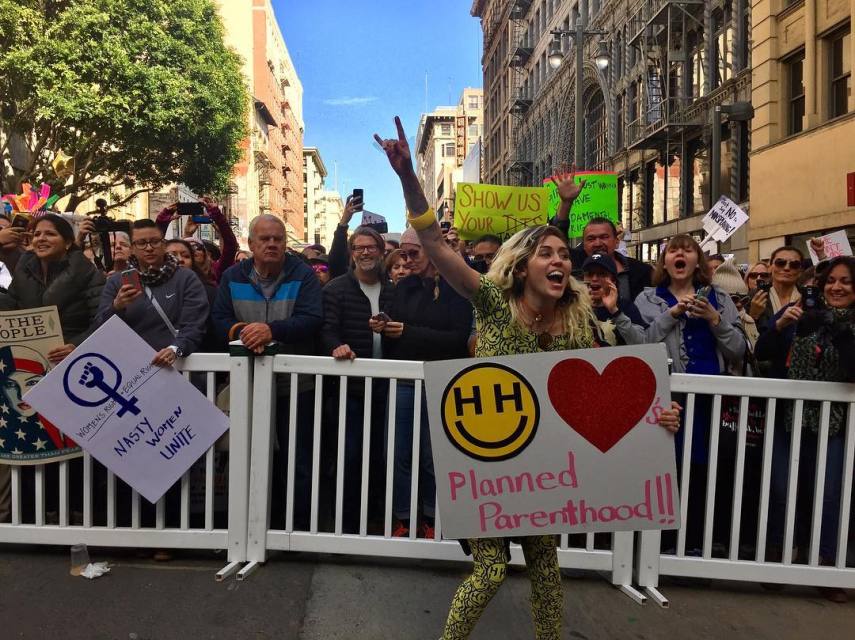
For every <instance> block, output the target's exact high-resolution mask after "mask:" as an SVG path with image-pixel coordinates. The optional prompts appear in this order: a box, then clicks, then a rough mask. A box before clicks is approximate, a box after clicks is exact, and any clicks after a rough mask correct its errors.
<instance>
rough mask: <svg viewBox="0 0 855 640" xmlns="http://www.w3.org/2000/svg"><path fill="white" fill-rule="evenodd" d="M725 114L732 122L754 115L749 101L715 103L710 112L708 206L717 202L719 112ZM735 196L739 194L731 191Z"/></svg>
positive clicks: (719, 174) (745, 120)
mask: <svg viewBox="0 0 855 640" xmlns="http://www.w3.org/2000/svg"><path fill="white" fill-rule="evenodd" d="M722 113H725V114H727V116H728V118H729V119H730V120H731V121H732V122H747V121H749V120H751V119H752V118H753V117H754V107H753V106H752V105H751V103H750V102H734V103H733V104H719V105H716V106H715V108H714V109H713V113H712V121H713V123H712V144H711V146H712V149H710V164H711V165H712V166H711V167H710V168H711V169H712V171H711V172H710V173H711V174H712V184H711V185H710V206H711V207H712V206H714V205H715V203H716V202H718V198H719V195H720V193H719V191H720V189H721V114H722ZM730 195H731V196H734V197H736V198H738V197H739V194H738V193H736V194H734V193H731V194H730Z"/></svg>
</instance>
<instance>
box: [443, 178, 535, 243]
mask: <svg viewBox="0 0 855 640" xmlns="http://www.w3.org/2000/svg"><path fill="white" fill-rule="evenodd" d="M547 207H548V193H547V190H546V189H545V188H544V187H503V186H500V185H495V184H471V183H466V182H461V183H459V184H458V185H457V194H456V196H455V199H454V226H455V227H457V230H458V232H459V234H460V237H461V238H463V239H464V240H477V239H478V238H480V237H481V236H483V235H486V234H492V235H496V236H499V237H500V238H502V239H503V240H504V239H506V238H508V237H510V236H512V235H513V234H515V233H516V232H517V231H521V230H522V229H524V228H526V227H534V226H538V225H543V224H546V222H547V215H546V212H547Z"/></svg>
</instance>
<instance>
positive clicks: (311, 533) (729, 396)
mask: <svg viewBox="0 0 855 640" xmlns="http://www.w3.org/2000/svg"><path fill="white" fill-rule="evenodd" d="M178 366H179V368H180V369H181V370H182V371H183V372H184V373H185V375H187V376H188V377H190V376H191V375H192V376H193V378H192V380H193V381H194V383H196V384H197V385H200V383H201V381H200V377H203V378H204V384H202V385H201V386H202V388H203V389H204V392H205V393H206V395H207V397H208V398H209V399H210V400H212V401H214V399H215V398H216V396H217V393H218V391H220V390H221V388H222V386H223V385H224V383H225V382H226V376H227V381H228V384H229V397H230V404H229V417H230V430H229V432H228V434H227V436H225V437H224V440H225V442H227V452H225V453H224V452H223V451H221V449H223V446H222V445H223V444H224V443H219V444H218V445H215V446H214V447H212V448H211V449H210V450H209V451H208V452H207V453H206V454H205V456H204V457H203V459H202V460H201V461H200V462H199V463H197V465H194V468H193V469H191V471H189V472H188V473H186V474H185V475H184V476H183V477H182V478H181V480H180V481H179V482H178V483H176V485H175V487H173V488H172V489H171V490H170V492H168V494H167V496H165V497H164V498H163V499H161V500H160V501H159V502H158V503H157V505H155V507H154V514H153V517H152V519H151V520H149V519H147V518H146V517H145V516H146V515H147V513H146V511H147V505H145V504H141V500H140V497H139V495H138V494H136V492H132V491H130V490H127V491H124V492H123V491H122V490H121V489H120V487H122V486H123V483H121V481H117V479H116V478H115V477H114V476H113V475H112V474H111V473H109V472H105V470H104V469H103V467H101V466H100V465H99V464H98V463H97V462H95V461H93V460H92V458H91V457H90V456H89V455H88V454H85V455H84V456H83V458H82V462H81V463H79V464H81V465H82V486H81V487H74V486H72V485H74V482H73V480H72V472H71V465H72V464H78V463H77V462H76V461H63V462H59V463H57V467H58V481H57V485H56V486H54V487H53V488H52V489H50V490H51V491H54V492H55V493H58V496H59V506H58V514H57V516H56V520H55V521H52V519H51V518H49V517H48V512H47V511H48V510H47V508H46V490H48V488H49V487H48V485H49V484H50V483H49V482H48V480H47V479H46V476H47V474H46V470H45V469H46V466H47V465H37V466H36V467H35V470H34V471H33V472H32V475H33V480H32V481H31V482H29V481H28V483H29V484H28V486H29V487H30V489H31V490H30V491H29V492H28V494H27V495H26V496H24V495H22V489H23V485H24V484H25V482H24V475H25V474H29V473H31V472H30V471H25V470H24V468H22V467H11V470H12V471H11V473H12V521H11V523H4V524H0V543H3V542H5V543H28V544H62V545H71V544H75V543H79V542H83V543H86V544H91V545H97V546H117V547H146V548H192V549H227V550H228V560H229V564H228V565H227V566H226V567H225V568H224V569H223V570H222V571H221V572H220V573H219V574H218V579H222V578H223V577H225V576H227V575H230V574H232V573H234V572H238V579H243V578H244V577H246V576H247V575H249V573H250V572H251V571H253V570H254V569H255V568H256V567H257V566H258V565H259V563H263V562H264V561H265V560H266V559H267V555H268V552H269V551H274V550H281V551H307V552H324V553H343V554H355V555H366V556H384V557H399V558H413V559H434V560H464V559H465V556H464V554H463V552H462V550H461V548H460V546H459V545H458V544H457V543H456V542H454V541H449V540H443V539H442V522H441V518H440V514H439V512H438V511H437V512H436V514H435V521H434V532H435V539H427V538H424V537H421V536H422V535H423V533H424V531H423V530H420V527H419V526H417V522H418V520H417V518H412V519H411V525H412V526H410V527H409V531H408V532H407V533H406V534H405V535H403V536H400V537H398V536H395V535H393V533H394V530H393V527H394V524H395V513H394V509H393V504H394V503H395V498H396V494H395V490H396V481H395V478H396V456H395V454H394V452H395V440H396V437H398V438H400V437H401V434H402V433H405V432H406V429H405V430H402V429H401V428H400V427H399V428H396V427H395V424H396V420H397V421H398V422H402V421H403V423H406V425H407V429H410V428H411V430H412V440H411V442H412V446H410V445H409V442H407V443H406V450H407V452H408V453H409V462H410V469H411V473H410V476H409V480H408V481H406V483H405V482H404V481H403V480H399V481H398V483H397V485H398V487H397V490H398V491H402V490H403V491H404V492H405V493H406V489H407V488H408V489H409V499H408V500H406V499H404V500H403V501H402V500H400V499H399V500H398V507H399V508H400V506H401V504H407V503H408V506H409V509H408V510H409V513H411V514H416V513H418V512H419V507H420V505H421V506H422V507H423V508H424V509H425V510H426V511H429V510H430V508H429V503H430V500H429V499H426V497H425V495H424V494H426V493H427V492H426V491H424V490H423V489H422V488H421V487H420V484H421V483H420V475H421V471H422V465H423V464H424V459H423V458H422V457H421V454H422V453H423V452H422V451H421V449H422V443H423V442H425V441H424V440H423V439H422V438H421V437H420V436H421V434H422V432H423V430H424V429H427V425H426V424H424V423H423V419H422V412H421V405H420V402H419V401H418V398H420V396H421V394H422V393H423V385H424V371H423V366H422V363H421V362H409V361H390V360H368V359H366V360H363V359H357V360H355V361H348V362H338V361H334V360H333V359H332V358H325V357H314V356H284V355H280V356H268V355H265V356H259V357H255V358H250V357H234V356H232V357H230V356H228V355H226V354H196V355H193V356H191V357H189V358H186V359H184V360H182V361H181V362H180V363H179V365H178ZM671 390H672V394H673V395H674V396H675V397H678V398H682V399H683V403H684V409H685V411H684V415H685V426H684V431H683V433H684V435H683V439H684V444H683V448H682V454H681V457H680V459H679V460H678V467H679V473H678V475H679V476H680V478H679V480H680V483H679V484H680V487H681V491H680V515H681V520H680V528H679V530H678V531H676V532H664V533H663V532H659V531H643V532H639V533H640V535H639V536H638V539H637V546H636V547H635V548H634V547H633V541H634V532H620V533H614V534H582V535H569V536H568V535H562V536H561V539H560V546H559V553H558V556H559V563H560V565H561V566H562V567H565V568H574V569H583V570H592V571H598V572H603V573H605V574H607V575H608V579H609V580H610V582H611V583H612V584H614V585H615V586H618V587H619V588H621V590H622V591H624V592H625V593H626V594H627V595H629V596H630V597H632V598H633V599H634V600H636V601H637V602H644V601H645V596H644V595H643V594H642V593H641V592H639V591H637V590H636V589H635V588H634V587H633V586H632V583H633V571H635V583H636V584H637V585H638V586H639V587H641V588H642V589H643V590H645V591H646V592H647V594H648V595H650V596H652V597H653V598H654V599H655V600H656V601H657V602H659V603H660V604H662V605H663V606H665V605H667V599H666V598H665V597H664V596H663V595H662V594H661V593H660V592H659V591H658V587H659V577H660V576H662V575H664V576H685V577H697V578H716V579H731V580H747V581H754V582H777V583H784V584H801V585H816V586H834V587H849V588H855V569H853V568H850V567H847V550H848V542H849V537H850V535H851V531H852V527H851V526H850V519H851V516H852V510H851V499H852V470H853V454H855V390H853V385H845V384H831V383H818V382H793V381H785V380H767V379H758V378H748V379H747V378H735V377H727V376H698V375H685V374H679V375H672V376H671ZM811 402H819V403H820V428H819V430H818V434H817V436H816V440H817V442H818V446H817V447H816V448H817V455H816V463H815V465H812V468H811V469H810V470H811V471H815V472H816V473H815V474H814V479H813V481H812V484H811V485H810V487H809V488H810V491H809V493H810V495H806V494H805V492H806V491H807V489H805V488H804V482H802V491H801V495H800V494H799V492H798V491H797V486H798V485H799V477H800V476H799V474H800V473H805V472H806V470H807V466H805V467H804V468H802V469H801V470H800V468H799V467H800V461H802V456H801V455H800V451H801V448H802V442H803V439H806V438H813V437H814V436H813V435H807V436H804V435H803V433H802V429H801V426H802V425H801V423H802V409H803V408H804V406H805V405H806V403H811ZM277 403H283V404H287V408H286V407H284V406H283V407H280V408H279V409H277ZM402 403H406V411H402V410H401V408H400V407H401V406H404V404H402ZM833 403H843V405H844V406H845V407H846V413H845V426H844V429H843V431H842V432H841V434H839V435H835V436H833V437H832V445H833V456H834V457H833V464H834V465H838V466H839V469H837V468H836V467H835V470H836V471H839V474H840V475H839V476H836V477H838V478H839V480H840V482H839V483H838V484H839V485H840V491H839V498H838V500H837V503H838V507H839V517H838V518H837V522H836V523H835V524H834V525H833V526H834V527H835V529H836V536H835V538H836V542H835V549H834V551H835V552H834V554H833V556H834V557H833V558H825V557H823V558H820V537H821V536H820V534H821V532H822V518H823V513H824V510H825V509H827V508H828V507H827V505H826V506H824V505H823V500H822V497H823V495H824V491H825V489H824V487H825V483H824V482H821V481H820V480H819V479H820V478H823V479H824V478H825V477H826V469H827V468H829V459H828V446H829V431H830V423H831V414H832V404H833ZM790 405H793V406H794V410H790V409H789V408H788V406H790ZM723 408H725V409H726V411H725V414H726V415H728V416H729V418H728V419H729V420H731V421H734V420H735V425H731V428H732V433H733V435H732V437H731V435H726V436H725V437H724V438H722V436H721V434H722V433H723V431H722V410H723ZM835 411H837V412H839V410H835ZM277 412H278V413H279V415H280V422H281V426H280V428H279V429H277ZM410 412H411V414H410ZM734 412H735V414H734ZM405 413H406V415H405ZM706 413H708V414H709V417H708V418H707V417H706V415H704V414H706ZM749 413H751V414H752V415H751V416H749ZM702 417H703V419H704V420H707V419H708V420H709V436H708V437H709V441H708V458H707V464H706V465H698V464H697V463H696V464H692V456H691V452H692V443H693V439H695V440H697V438H699V437H703V434H701V435H698V434H696V433H695V432H696V430H697V429H699V428H700V427H699V420H701V418H702ZM785 418H786V419H785ZM787 419H789V421H790V423H792V424H788V423H787ZM749 422H751V429H752V437H751V439H750V441H749V437H748V435H749ZM703 424H706V422H704V423H703ZM410 425H411V426H410ZM758 425H761V426H758ZM788 426H790V427H793V428H789V429H788ZM360 427H361V433H358V432H359V431H360ZM782 429H783V430H786V431H785V432H786V438H783V437H782V435H781V433H778V435H777V438H778V439H777V440H776V430H777V431H778V432H779V431H780V430H782ZM761 431H762V432H763V433H760V434H759V437H758V433H759V432H761ZM352 432H355V433H357V436H358V438H360V439H361V440H357V441H356V445H354V444H353V442H352V443H351V447H350V449H349V448H348V445H347V442H348V434H351V433H352ZM806 433H807V432H806ZM704 443H705V444H706V440H704ZM279 445H282V446H279ZM784 445H786V446H784ZM354 446H356V449H354ZM776 446H777V447H778V449H780V450H781V451H784V450H786V456H785V457H784V458H783V459H782V458H781V456H780V454H779V455H778V456H777V457H776V456H773V451H774V450H775V448H776ZM277 447H278V450H279V451H281V452H283V455H279V454H278V453H276V451H277ZM354 451H355V454H354ZM298 452H301V453H300V454H299V458H298ZM349 453H350V455H348V454H349ZM220 457H222V458H223V459H225V460H227V462H224V463H223V464H222V465H220V466H222V468H223V470H224V473H225V477H227V484H228V490H227V495H226V496H220V495H218V492H217V491H216V487H215V483H216V481H217V479H218V474H217V473H216V471H217V467H218V465H217V461H218V458H220ZM401 457H402V456H401V455H400V453H399V456H398V458H399V460H398V463H399V465H400V464H401V460H400V458H401ZM773 458H774V461H773ZM758 460H759V461H760V462H759V464H760V467H759V469H758V468H757V464H758ZM839 460H842V462H838V461H839ZM274 462H275V464H274ZM405 462H406V461H405ZM773 462H774V465H773ZM354 464H357V465H358V471H357V472H354V471H353V468H354V467H353V465H354ZM781 465H783V466H781ZM773 466H774V468H775V472H776V474H777V475H775V476H773ZM201 469H204V471H203V472H202V471H201ZM283 470H287V471H286V473H284V474H283ZM425 470H427V467H426V468H425ZM276 474H279V475H276ZM832 475H834V474H832ZM219 477H220V478H222V477H223V475H222V474H220V475H219ZM401 477H402V478H403V477H405V476H401ZM782 477H785V478H786V501H785V508H784V510H783V513H782V514H781V513H780V509H778V508H777V507H776V506H775V505H772V504H771V502H772V500H771V497H770V496H773V495H775V491H774V490H773V486H772V485H773V480H774V478H777V479H778V480H779V482H778V486H780V484H781V483H780V479H781V478H782ZM99 478H100V479H99ZM103 478H106V480H105V481H104V479H103ZM731 478H732V489H731V488H730V485H729V484H728V483H729V480H730V479H731ZM747 479H748V480H747ZM755 479H757V482H758V483H759V487H758V488H757V491H756V492H753V493H751V492H749V493H750V499H748V500H746V499H744V496H745V494H746V491H748V490H749V489H751V490H753V488H754V487H753V485H752V483H753V482H754V480H755ZM725 481H727V482H725ZM723 483H724V485H723ZM197 485H198V486H197ZM202 486H203V487H204V488H202ZM283 486H284V487H283ZM723 486H724V488H722V487H723ZM357 487H358V491H357ZM75 489H77V490H79V491H80V492H82V514H81V517H82V520H81V521H79V522H76V521H75V517H74V516H76V515H77V514H73V513H72V508H71V502H70V500H71V498H70V496H72V495H73V494H74V490H75ZM277 489H278V490H279V491H278V492H277ZM727 491H732V495H730V496H727V495H725V494H726V493H727ZM717 492H718V496H719V503H718V507H719V508H718V509H717V508H716V507H717V503H716V497H717ZM280 494H284V495H280ZM402 495H405V494H402ZM778 495H780V491H779V492H778ZM176 496H177V498H176ZM193 496H196V497H197V502H198V503H199V504H200V505H201V506H200V509H199V513H195V512H194V511H193V510H192V509H191V498H192V497H193ZM699 496H700V497H702V498H703V509H702V519H701V522H694V521H692V522H689V513H690V511H692V512H693V513H694V512H695V511H696V509H695V508H694V507H695V505H696V504H697V501H698V500H699V499H700V498H699ZM722 496H725V497H724V498H722ZM811 497H812V504H809V505H808V506H807V507H804V505H803V504H802V503H803V502H810V500H806V498H811ZM218 498H219V499H220V500H227V508H226V509H218V508H217V507H218V506H219V504H218ZM725 498H726V499H725ZM176 500H177V503H178V507H177V510H176V513H173V512H172V511H173V509H172V506H173V505H174V503H175V501H176ZM722 501H723V502H722ZM752 501H756V504H753V503H752V504H749V503H751V502H752ZM779 502H780V500H779ZM356 504H358V510H356V511H358V513H356V514H354V508H355V506H356ZM723 504H724V505H726V508H725V507H723V506H722V505H723ZM25 505H26V506H27V509H25V508H24V507H25ZM30 505H31V506H32V509H30ZM96 507H97V508H96ZM271 507H273V508H271ZM690 507H691V508H690ZM799 508H801V509H802V511H804V510H805V509H808V510H809V511H810V518H809V519H810V527H809V531H808V532H806V531H804V530H803V526H802V525H803V524H804V523H803V521H802V520H800V519H799V518H798V517H797V515H798V511H799ZM30 510H31V511H32V513H33V516H32V518H29V519H27V518H25V512H29V511H30ZM404 511H407V510H406V509H404ZM128 513H130V517H129V518H128V516H127V514H128ZM746 513H754V514H756V516H757V518H756V524H754V523H753V520H752V521H751V522H745V520H746ZM271 515H272V516H273V518H271ZM781 515H782V516H783V534H782V536H781V544H780V545H778V548H779V549H780V555H779V556H775V554H774V552H773V553H772V555H771V556H770V555H769V548H770V547H774V546H775V545H772V544H771V542H770V540H771V538H772V537H773V536H771V535H770V534H769V529H770V520H771V519H772V518H778V519H779V520H780V518H779V516H781ZM354 516H355V517H354ZM722 518H725V519H728V518H729V522H725V523H724V525H721V521H722ZM128 520H129V521H128ZM749 520H751V519H750V518H749ZM699 526H700V527H701V533H700V535H697V528H698V527H699ZM829 526H831V525H828V524H827V525H826V535H827V536H828V533H827V532H828V527H829ZM690 528H691V529H692V531H690ZM722 532H724V533H722ZM398 533H400V532H398ZM663 540H665V541H666V542H664V543H663ZM698 540H699V541H700V542H699V546H698V548H697V549H695V548H694V547H693V546H691V545H693V544H695V542H696V541H698ZM794 544H797V546H798V550H799V552H800V553H799V554H798V555H795V554H794V553H793V545H794ZM663 546H664V547H665V549H664V550H663ZM521 555H522V554H521V553H514V557H513V561H514V562H515V563H521V562H522V558H521ZM244 563H245V566H243V567H242V568H241V565H244Z"/></svg>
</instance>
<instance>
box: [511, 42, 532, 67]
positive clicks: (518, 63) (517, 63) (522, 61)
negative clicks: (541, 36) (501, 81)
mask: <svg viewBox="0 0 855 640" xmlns="http://www.w3.org/2000/svg"><path fill="white" fill-rule="evenodd" d="M531 51H532V50H531V49H530V48H528V47H524V46H522V45H517V46H516V47H514V48H513V49H512V50H511V55H510V60H509V61H508V66H509V67H512V68H513V67H524V66H525V65H526V63H527V62H528V61H529V58H531Z"/></svg>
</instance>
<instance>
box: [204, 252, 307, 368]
mask: <svg viewBox="0 0 855 640" xmlns="http://www.w3.org/2000/svg"><path fill="white" fill-rule="evenodd" d="M252 265H253V261H252V258H249V259H247V260H242V261H241V262H239V263H237V264H235V265H233V266H231V267H229V268H228V269H227V270H226V271H225V273H223V275H222V276H220V288H219V291H217V299H216V301H215V302H214V308H213V310H212V311H211V317H212V319H213V321H214V326H215V328H216V330H217V332H218V333H219V334H220V335H222V336H228V334H229V331H230V330H231V328H232V327H233V326H234V325H236V324H237V323H239V322H246V323H253V322H263V323H265V324H267V325H268V326H269V327H270V331H271V333H272V334H273V339H274V340H276V341H277V342H280V343H283V344H284V345H288V348H287V349H286V351H288V352H289V353H306V354H311V353H313V352H314V340H315V335H316V334H317V332H318V330H319V329H320V327H321V324H323V319H324V314H323V302H322V296H321V285H320V284H319V283H318V279H317V277H316V276H315V273H314V271H312V269H311V268H309V266H307V265H306V264H305V263H304V262H303V261H302V260H300V258H297V257H295V256H292V255H286V257H285V262H284V264H283V265H282V271H281V272H280V274H279V276H278V278H277V279H276V281H275V287H274V290H273V294H272V295H271V296H270V298H267V297H265V295H264V293H262V291H261V288H260V287H259V286H258V285H257V284H256V283H255V282H254V278H253V277H252V273H253V269H252ZM236 337H237V336H235V338H236Z"/></svg>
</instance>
